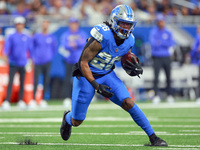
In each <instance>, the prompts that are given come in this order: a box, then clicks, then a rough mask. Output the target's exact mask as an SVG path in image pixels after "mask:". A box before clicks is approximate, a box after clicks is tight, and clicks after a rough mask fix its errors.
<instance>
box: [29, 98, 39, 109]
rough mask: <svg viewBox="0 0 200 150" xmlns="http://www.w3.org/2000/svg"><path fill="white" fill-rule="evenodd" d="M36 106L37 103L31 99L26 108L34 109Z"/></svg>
mask: <svg viewBox="0 0 200 150" xmlns="http://www.w3.org/2000/svg"><path fill="white" fill-rule="evenodd" d="M36 107H37V103H36V101H35V100H31V101H30V102H29V104H28V109H35V108H36Z"/></svg>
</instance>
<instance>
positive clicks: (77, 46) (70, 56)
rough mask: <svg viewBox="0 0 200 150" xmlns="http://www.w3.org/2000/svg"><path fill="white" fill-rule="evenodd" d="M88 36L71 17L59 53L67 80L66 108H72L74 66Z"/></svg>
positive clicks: (65, 82) (65, 87)
mask: <svg viewBox="0 0 200 150" xmlns="http://www.w3.org/2000/svg"><path fill="white" fill-rule="evenodd" d="M86 39H87V37H86V34H85V32H83V31H81V30H80V28H79V20H78V19H77V18H74V17H71V18H70V19H69V29H68V30H67V31H66V32H65V33H64V34H63V35H62V37H61V46H60V49H59V52H60V54H61V55H62V56H64V63H65V70H66V75H65V80H64V84H63V85H64V87H63V96H64V97H65V99H64V102H63V104H64V107H68V108H69V106H71V97H72V66H73V65H74V64H75V63H76V62H78V59H79V57H80V55H81V52H82V50H83V47H84V45H85V43H86Z"/></svg>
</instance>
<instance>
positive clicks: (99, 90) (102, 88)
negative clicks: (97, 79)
mask: <svg viewBox="0 0 200 150" xmlns="http://www.w3.org/2000/svg"><path fill="white" fill-rule="evenodd" d="M107 89H108V90H111V88H110V87H108V86H106V85H103V84H99V86H98V88H97V93H99V94H101V95H103V96H104V97H107V98H111V97H112V96H113V93H112V92H110V91H108V90H107Z"/></svg>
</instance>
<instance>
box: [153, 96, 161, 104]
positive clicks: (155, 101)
mask: <svg viewBox="0 0 200 150" xmlns="http://www.w3.org/2000/svg"><path fill="white" fill-rule="evenodd" d="M152 102H153V104H159V103H160V102H161V99H160V97H159V96H155V97H154V98H153V100H152Z"/></svg>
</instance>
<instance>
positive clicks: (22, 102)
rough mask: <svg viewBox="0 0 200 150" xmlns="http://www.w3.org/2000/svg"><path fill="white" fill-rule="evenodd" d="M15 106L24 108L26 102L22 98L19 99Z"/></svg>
mask: <svg viewBox="0 0 200 150" xmlns="http://www.w3.org/2000/svg"><path fill="white" fill-rule="evenodd" d="M17 106H18V108H19V109H22V110H25V109H26V108H27V107H26V103H25V102H24V101H23V100H19V102H18V103H17Z"/></svg>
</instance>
